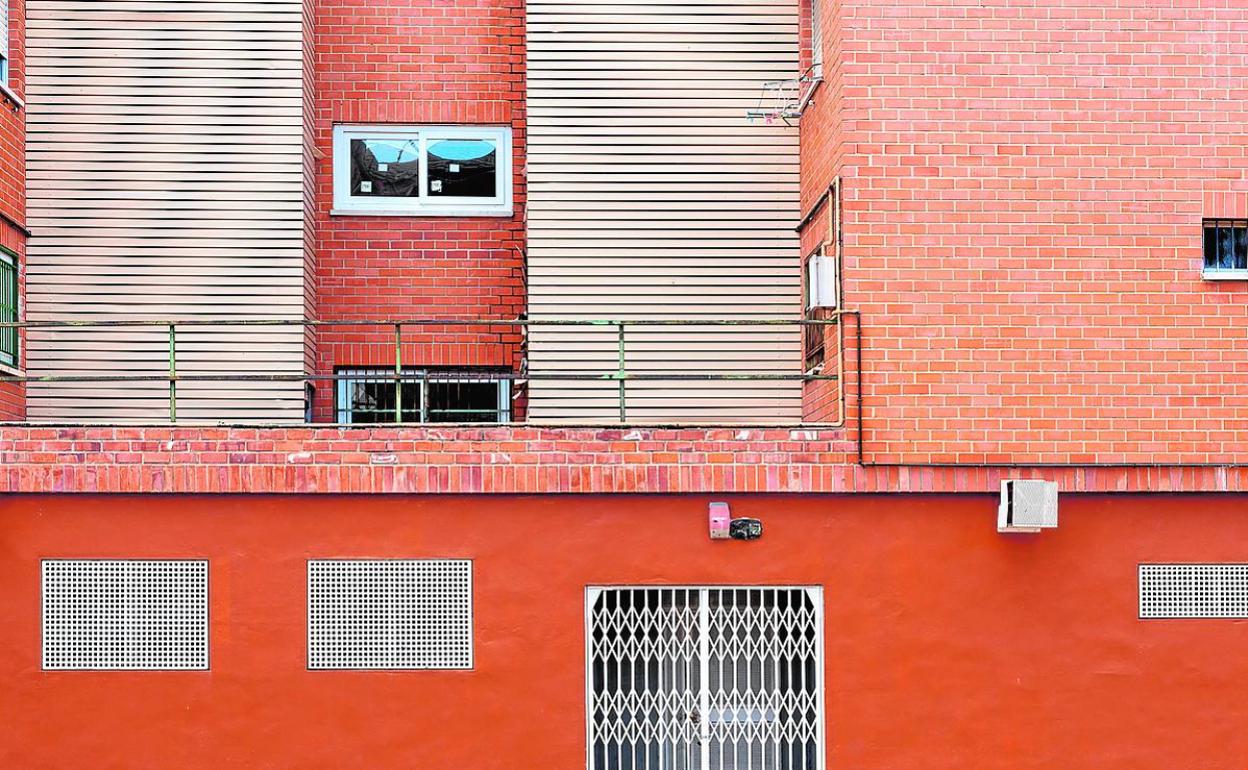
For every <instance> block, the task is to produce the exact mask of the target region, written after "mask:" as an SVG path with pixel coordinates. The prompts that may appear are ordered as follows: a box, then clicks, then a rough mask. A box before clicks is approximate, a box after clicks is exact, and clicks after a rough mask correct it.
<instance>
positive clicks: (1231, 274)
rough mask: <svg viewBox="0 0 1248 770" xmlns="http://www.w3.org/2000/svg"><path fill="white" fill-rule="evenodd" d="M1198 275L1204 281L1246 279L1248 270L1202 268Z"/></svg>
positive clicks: (1247, 278) (1247, 279)
mask: <svg viewBox="0 0 1248 770" xmlns="http://www.w3.org/2000/svg"><path fill="white" fill-rule="evenodd" d="M1200 277H1201V278H1202V279H1203V280H1206V281H1248V270H1202V271H1200Z"/></svg>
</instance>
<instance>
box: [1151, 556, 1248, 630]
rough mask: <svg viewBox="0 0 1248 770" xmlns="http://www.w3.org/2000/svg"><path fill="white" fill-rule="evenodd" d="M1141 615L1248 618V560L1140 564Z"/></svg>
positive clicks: (1156, 616)
mask: <svg viewBox="0 0 1248 770" xmlns="http://www.w3.org/2000/svg"><path fill="white" fill-rule="evenodd" d="M1140 617H1141V618H1248V564H1141V565H1140Z"/></svg>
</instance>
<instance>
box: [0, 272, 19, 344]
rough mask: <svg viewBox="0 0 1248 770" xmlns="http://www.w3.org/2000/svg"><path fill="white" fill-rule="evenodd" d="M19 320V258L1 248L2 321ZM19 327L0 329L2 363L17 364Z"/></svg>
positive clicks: (0, 321)
mask: <svg viewBox="0 0 1248 770" xmlns="http://www.w3.org/2000/svg"><path fill="white" fill-rule="evenodd" d="M16 322H17V259H16V258H15V257H14V256H13V254H12V253H10V252H7V251H4V250H2V249H0V323H16ZM18 338H19V335H18V333H17V329H15V328H13V327H11V326H9V327H5V328H2V329H0V364H4V365H5V366H17V341H18Z"/></svg>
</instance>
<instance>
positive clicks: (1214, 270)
mask: <svg viewBox="0 0 1248 770" xmlns="http://www.w3.org/2000/svg"><path fill="white" fill-rule="evenodd" d="M1219 273H1222V274H1227V273H1234V274H1236V275H1239V276H1241V277H1242V276H1244V275H1245V274H1246V273H1248V219H1206V220H1205V274H1206V275H1213V276H1214V277H1216V276H1217V275H1218V274H1219Z"/></svg>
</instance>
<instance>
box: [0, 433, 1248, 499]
mask: <svg viewBox="0 0 1248 770" xmlns="http://www.w3.org/2000/svg"><path fill="white" fill-rule="evenodd" d="M1004 478H1047V479H1051V480H1054V481H1057V482H1058V483H1059V484H1060V485H1061V488H1062V490H1063V492H1064V493H1067V492H1139V491H1154V492H1243V491H1248V466H1191V467H1158V466H1124V467H1033V468H1010V467H979V468H949V467H921V466H905V467H878V466H876V467H872V466H862V465H858V464H857V463H856V458H855V453H854V445H853V442H852V440H851V439H850V438H848V437H847V435H846V433H845V432H844V431H828V430H812V429H779V428H767V429H742V428H731V429H727V428H725V429H719V428H697V429H692V428H685V429H659V428H653V429H627V430H622V429H601V428H571V427H569V428H537V427H524V428H515V427H494V428H414V427H407V428H373V429H368V428H349V429H348V428H328V427H327V428H255V427H190V426H188V427H178V428H169V427H99V428H54V427H46V428H42V427H40V428H32V427H0V494H4V493H18V492H23V493H31V492H35V493H37V492H77V493H87V492H92V493H94V492H99V493H122V494H124V493H188V494H191V493H210V494H216V493H253V494H267V493H323V494H369V493H374V494H387V493H447V494H472V493H485V494H508V493H511V494H564V493H571V494H634V493H647V494H649V493H693V492H701V493H717V494H737V493H748V492H766V493H772V492H793V493H850V492H859V493H876V492H908V493H918V492H931V493H983V492H995V491H997V490H998V489H999V488H1000V482H1001V480H1002V479H1004Z"/></svg>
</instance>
